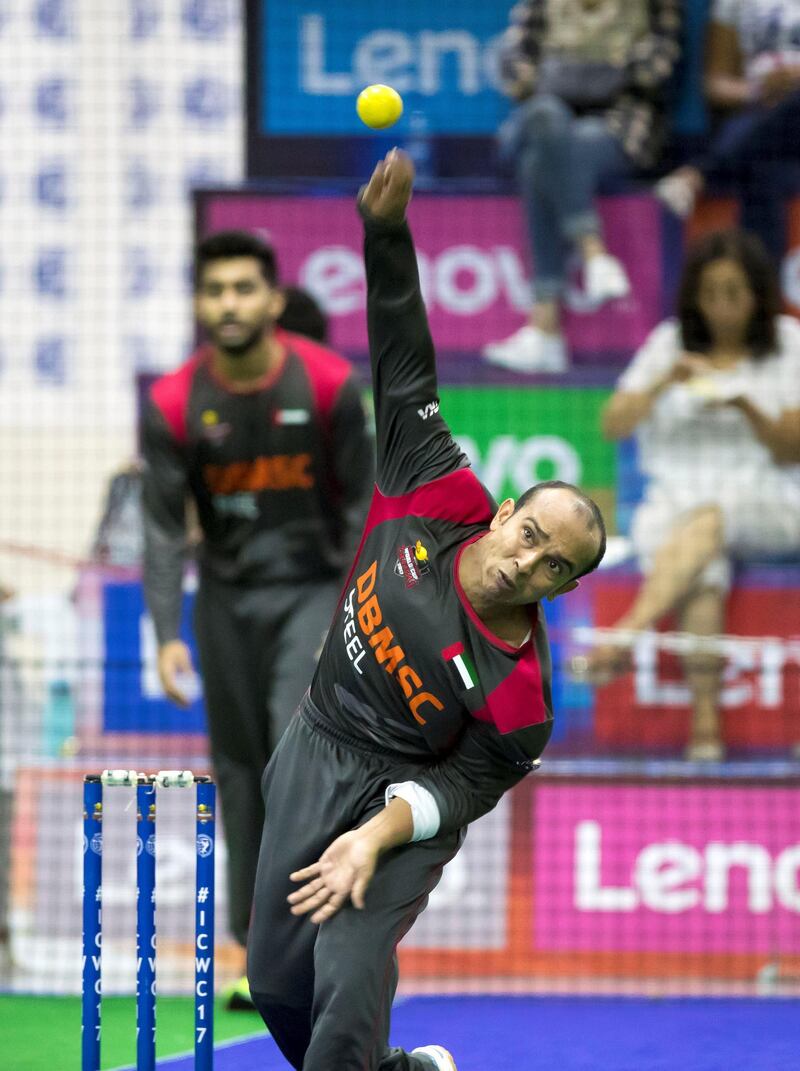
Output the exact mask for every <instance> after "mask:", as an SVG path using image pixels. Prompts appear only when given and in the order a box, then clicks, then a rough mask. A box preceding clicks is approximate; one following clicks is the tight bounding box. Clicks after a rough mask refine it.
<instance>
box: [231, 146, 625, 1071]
mask: <svg viewBox="0 0 800 1071" xmlns="http://www.w3.org/2000/svg"><path fill="white" fill-rule="evenodd" d="M412 182H413V167H412V165H411V162H410V160H409V159H408V157H407V156H406V155H405V154H403V153H401V152H398V151H397V150H393V151H392V152H391V153H389V154H388V156H387V157H386V158H385V160H383V161H381V162H380V163H379V164H378V165H377V167H376V168H375V171H374V173H373V175H372V178H371V179H370V182H369V184H368V185H367V186H366V187H365V189H364V190H363V191H362V193H361V195H360V198H359V208H360V212H361V215H362V217H363V221H364V230H365V246H364V251H365V263H366V272H367V320H368V329H369V343H370V356H371V362H372V376H373V393H374V401H375V422H376V435H377V480H376V487H375V490H374V492H373V497H372V502H371V505H370V510H369V514H368V516H367V521H366V525H365V527H364V532H363V535H362V539H361V544H360V547H359V549H358V552H357V554H356V558H355V561H354V564H353V567H352V570H351V572H350V576H349V578H348V580H347V583H346V584H345V587H344V591H343V593H342V596H341V598H340V601H339V605H338V607H337V610H336V612H335V614H334V618H333V622H332V624H331V628H330V629H329V632H328V637H327V639H326V642H325V646H324V648H323V651H322V654H321V657H320V661H319V664H318V666H317V670H316V672H315V675H314V679H313V681H312V684H311V688H310V690H309V693H308V694H307V695H306V697H305V699H304V700H303V702H302V703H301V704H300V707H299V709H298V712H297V714H296V715H295V717H294V719H293V721H292V723H291V725H290V727H289V729H288V730H287V732H286V734H285V735H284V737H283V739H282V741H281V743H280V744H279V746H278V749H277V751H276V752H275V754H274V755H273V757H272V759H271V760H270V763H269V765H268V766H267V769H266V771H265V774H264V778H263V791H264V801H265V809H266V821H265V825H264V835H263V838H262V842H261V853H260V857H259V866H258V873H257V877H256V892H255V897H254V908H253V920H252V924H251V930H250V940H249V944H248V975H249V980H250V990H251V994H252V997H253V1000H254V1001H255V1004H256V1006H257V1007H258V1009H259V1011H260V1012H261V1014H262V1017H263V1018H264V1021H265V1022H266V1024H267V1026H268V1027H269V1029H270V1031H271V1033H272V1035H273V1037H274V1038H275V1040H276V1042H277V1044H278V1045H279V1047H280V1048H281V1050H282V1052H283V1053H284V1055H285V1056H286V1058H287V1059H288V1060H289V1062H290V1063H291V1064H292V1066H294V1067H295V1068H298V1069H299V1068H302V1069H303V1071H333V1069H336V1071H365V1069H366V1071H454V1069H455V1062H454V1059H453V1057H452V1056H451V1055H450V1054H449V1053H447V1052H446V1050H444V1049H443V1048H441V1047H440V1046H437V1045H427V1046H423V1047H422V1048H420V1049H415V1050H414V1051H413V1052H405V1051H404V1050H402V1049H397V1048H391V1047H389V1045H388V1036H389V1015H390V1009H391V1003H392V998H393V995H394V991H395V988H396V983H397V961H396V955H395V951H396V948H397V944H398V942H399V941H400V939H401V938H402V937H403V935H404V934H405V933H406V932H407V931H408V930H409V929H410V927H411V926H412V924H413V922H414V920H415V919H416V917H417V916H418V915H419V913H420V912H421V911H422V910H423V908H424V907H425V904H426V903H427V899H428V896H429V894H430V892H431V890H432V889H433V888H434V887H435V886H436V884H437V882H438V881H439V878H440V877H441V873H442V868H443V867H444V865H445V864H446V863H447V862H448V861H449V860H450V859H451V858H452V857H453V856H454V855H455V853H456V852H457V851H458V848H459V846H460V844H461V842H462V840H463V837H464V832H465V828H466V826H467V825H468V824H469V823H470V822H472V821H474V820H475V819H476V818H479V817H480V816H481V815H483V814H485V813H486V812H487V811H490V810H491V809H492V808H493V807H494V806H495V805H496V803H497V801H498V800H499V799H500V797H501V796H502V794H503V793H504V792H505V791H507V790H508V789H509V788H511V787H512V786H513V785H515V784H516V783H517V782H518V781H520V780H521V778H523V777H524V776H525V775H526V773H528V772H529V771H530V770H531V769H533V768H534V767H535V766H536V764H537V760H538V758H539V756H540V755H541V753H542V750H543V749H544V747H545V744H546V743H547V740H548V738H549V735H550V731H551V726H552V719H553V714H552V709H551V696H550V678H551V665H550V656H549V650H548V643H547V635H546V629H545V621H544V616H543V614H542V612H541V609H540V605H539V604H540V602H541V600H543V599H550V598H555V597H556V596H557V595H561V594H564V593H567V592H569V591H571V590H572V589H573V588H574V587H575V586H576V585H577V582H578V579H579V578H580V577H581V576H582V575H584V574H585V573H587V572H590V571H591V570H592V569H594V568H596V566H597V565H598V564H599V562H600V560H601V559H602V557H603V553H604V550H605V528H604V525H603V519H602V516H601V514H600V512H599V510H598V508H597V506H596V505H595V504H594V502H592V501H591V499H589V498H587V497H586V496H585V495H583V494H582V493H581V492H580V491H579V490H578V489H577V488H574V487H572V486H571V485H567V484H563V483H559V482H549V483H546V484H539V485H537V486H535V487H533V488H531V489H530V490H529V491H528V492H526V493H525V494H524V495H523V496H522V497H521V498H520V499H519V501H518V502H516V503H515V502H514V501H513V500H511V499H507V500H506V501H505V502H503V503H502V504H501V505H500V506H499V508H498V507H497V506H496V504H495V503H494V502H493V501H492V499H491V497H490V495H489V493H488V492H487V491H486V489H485V488H484V487H483V486H482V485H481V483H480V481H479V480H478V478H477V477H476V476H475V474H474V473H473V472H472V470H471V469H470V468H469V465H468V462H467V459H466V458H465V457H464V455H463V454H462V453H461V451H460V449H459V447H458V445H457V444H456V442H455V441H454V440H453V438H452V436H451V434H450V431H449V429H448V427H447V425H446V423H445V421H444V419H443V418H442V416H441V414H440V413H439V403H438V397H437V380H436V366H435V354H434V349H433V344H432V341H431V337H430V333H429V331H428V323H427V317H426V314H425V307H424V305H423V302H422V296H421V293H420V288H419V278H418V274H417V265H416V258H415V254H414V246H413V242H412V239H411V234H410V231H409V229H408V226H407V224H406V222H405V210H406V206H407V204H408V201H409V199H410V196H411V189H412ZM443 205H446V202H443ZM287 900H288V903H287ZM305 916H310V922H311V923H317V924H319V925H318V926H314V925H310V924H309V919H308V918H306V917H305Z"/></svg>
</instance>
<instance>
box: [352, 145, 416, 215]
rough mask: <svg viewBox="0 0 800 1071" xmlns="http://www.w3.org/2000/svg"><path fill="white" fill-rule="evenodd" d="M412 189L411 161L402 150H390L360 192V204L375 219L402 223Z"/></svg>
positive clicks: (412, 168)
mask: <svg viewBox="0 0 800 1071" xmlns="http://www.w3.org/2000/svg"><path fill="white" fill-rule="evenodd" d="M413 185H414V165H413V163H412V162H411V157H410V156H409V155H408V153H405V152H403V151H402V150H401V149H391V150H390V151H389V152H387V154H386V156H385V157H384V158H383V160H379V161H378V163H377V164H376V165H375V170H374V171H373V172H372V178H371V179H370V180H369V182H368V183H367V185H366V186H365V187H364V189H363V190H362V191H361V204H362V205H363V206H364V208H365V209H366V210H367V212H368V213H369V214H370V215H371V216H374V217H375V219H382V220H385V221H386V222H387V223H402V222H403V220H404V219H405V215H406V208H407V207H408V202H409V201H410V200H411V190H412V187H413Z"/></svg>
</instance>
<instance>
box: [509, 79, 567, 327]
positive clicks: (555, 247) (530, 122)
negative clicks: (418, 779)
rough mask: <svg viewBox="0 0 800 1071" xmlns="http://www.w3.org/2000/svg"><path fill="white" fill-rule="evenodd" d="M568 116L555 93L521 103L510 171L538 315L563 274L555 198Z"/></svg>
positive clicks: (562, 174)
mask: <svg viewBox="0 0 800 1071" xmlns="http://www.w3.org/2000/svg"><path fill="white" fill-rule="evenodd" d="M573 122H574V116H573V115H572V112H571V111H570V110H569V108H567V107H566V105H565V104H563V103H562V102H561V101H560V100H558V99H557V98H555V97H550V96H539V97H534V98H532V100H530V101H528V102H527V103H526V104H524V105H522V115H521V119H520V125H519V139H518V143H517V153H516V173H517V181H518V184H519V190H520V197H521V199H522V204H523V208H524V210H525V216H526V219H527V222H528V236H529V239H530V244H531V250H532V252H533V261H534V268H535V273H536V303H537V305H539V304H541V305H544V306H545V309H544V310H542V313H543V314H544V315H552V310H553V308H554V307H555V306H556V303H557V301H558V299H559V297H560V295H561V291H562V290H563V287H564V280H565V274H566V257H567V247H566V245H565V242H564V237H563V228H562V222H561V211H560V199H561V188H562V187H563V184H564V182H565V181H566V170H567V166H568V161H569V142H570V127H571V124H572V123H573ZM536 322H537V323H539V321H538V318H537V320H536ZM539 326H542V328H543V329H545V328H544V325H543V324H541V323H539Z"/></svg>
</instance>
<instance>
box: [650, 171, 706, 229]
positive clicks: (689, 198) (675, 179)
mask: <svg viewBox="0 0 800 1071" xmlns="http://www.w3.org/2000/svg"><path fill="white" fill-rule="evenodd" d="M653 192H654V193H655V195H656V197H657V198H658V199H659V201H662V202H663V203H664V204H665V205H666V206H667V208H668V209H669V210H670V211H671V212H674V213H675V215H676V216H678V217H679V218H680V219H688V218H689V216H691V214H692V212H693V211H694V203H695V201H696V200H697V191H696V190H695V188H694V186H693V185H692V183H691V182H690V181H689V180H688V179H687V178H686V177H685V176H684V175H681V174H674V175H666V176H665V177H664V178H662V179H659V181H658V182H657V183H656V184H655V187H654V189H653Z"/></svg>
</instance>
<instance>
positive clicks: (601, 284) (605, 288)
mask: <svg viewBox="0 0 800 1071" xmlns="http://www.w3.org/2000/svg"><path fill="white" fill-rule="evenodd" d="M583 289H584V292H585V294H586V296H587V298H589V300H590V301H591V302H592V304H593V305H595V306H598V305H604V304H605V303H606V302H607V301H613V300H614V299H615V298H624V297H627V296H628V294H630V292H631V284H630V280H629V279H628V273H627V272H626V271H625V269H624V268H623V266H622V263H621V262H620V261H619V260H617V258H616V257H612V256H611V254H610V253H596V254H595V255H594V256H593V257H589V259H588V260H587V261H586V264H585V265H584V269H583Z"/></svg>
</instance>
